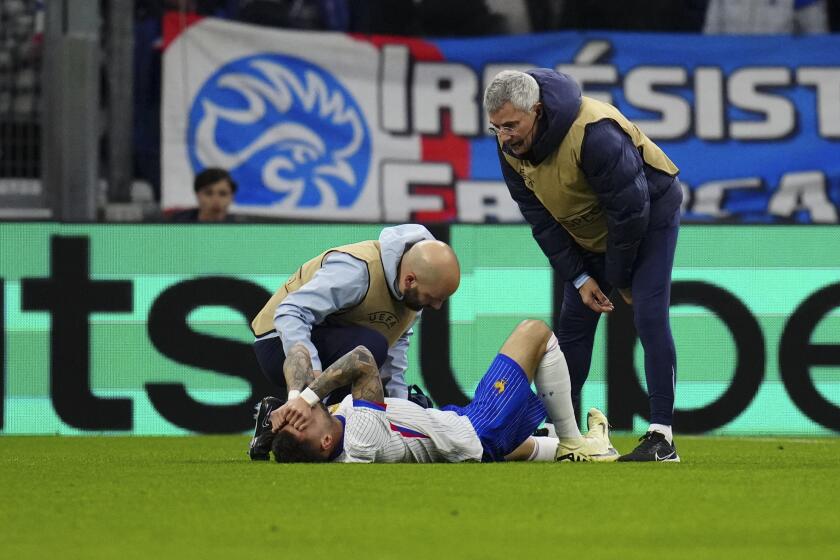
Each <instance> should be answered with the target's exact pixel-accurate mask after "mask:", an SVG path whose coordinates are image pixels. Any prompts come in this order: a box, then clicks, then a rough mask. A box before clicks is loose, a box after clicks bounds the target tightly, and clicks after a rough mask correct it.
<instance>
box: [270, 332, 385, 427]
mask: <svg viewBox="0 0 840 560" xmlns="http://www.w3.org/2000/svg"><path fill="white" fill-rule="evenodd" d="M308 359H309V353H308V352H307V351H306V348H305V347H304V346H303V345H297V344H296V345H295V346H294V347H293V348H292V350H291V351H290V352H289V357H288V358H286V362H285V363H284V364H283V373H284V375H285V377H286V383H287V384H288V387H289V390H293V389H295V388H297V387H301V388H303V385H298V384H299V383H301V382H302V380H304V379H307V374H308V375H309V376H311V372H312V366H311V365H309V362H308ZM304 364H306V365H304ZM287 366H288V367H287ZM348 384H350V386H351V392H352V394H353V398H354V399H360V400H366V401H372V402H383V401H384V400H385V392H384V391H383V389H382V382H381V381H380V380H379V368H377V367H376V360H374V359H373V355H372V354H371V353H370V351H369V350H368V349H367V348H365V347H364V346H357V347H356V348H354V349H353V350H351V351H350V352H348V353H347V354H345V355H344V356H342V357H341V358H339V359H338V360H336V362H335V363H333V364H332V365H331V366H330V367H328V368H327V369H326V370H325V371H324V373H322V374H321V375H320V376H318V378H317V379H315V380H314V381H312V382H311V383H310V384H309V389H311V390H312V391H313V392H314V393H315V394H316V395H317V396H318V398H319V399H323V398H324V397H326V396H327V395H329V394H330V393H331V392H332V391H333V390H335V389H337V388H339V387H343V386H345V385H348ZM311 415H312V408H311V407H310V406H309V404H308V403H307V402H306V401H305V400H303V399H302V398H296V399H292V400H290V401H288V402H287V403H286V404H284V405H283V406H281V407H280V408H278V409H277V410H275V411H273V412H272V413H271V416H270V418H271V425H272V430H273V431H275V432H276V431H277V430H279V429H281V428H282V427H283V426H284V425H286V424H291V425H292V426H294V427H295V428H297V429H298V430H304V429H305V428H306V426H307V425H309V422H310V419H311Z"/></svg>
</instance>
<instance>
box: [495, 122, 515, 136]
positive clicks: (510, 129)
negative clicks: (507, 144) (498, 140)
mask: <svg viewBox="0 0 840 560" xmlns="http://www.w3.org/2000/svg"><path fill="white" fill-rule="evenodd" d="M517 128H519V125H518V124H517V125H516V126H504V125H502V126H496V125H494V124H491V125H490V126H488V127H487V130H489V131H490V134H492V135H493V136H498V135H499V134H502V133H504V134H507V135H508V136H511V135H512V134H514V133H515V132H516V129H517Z"/></svg>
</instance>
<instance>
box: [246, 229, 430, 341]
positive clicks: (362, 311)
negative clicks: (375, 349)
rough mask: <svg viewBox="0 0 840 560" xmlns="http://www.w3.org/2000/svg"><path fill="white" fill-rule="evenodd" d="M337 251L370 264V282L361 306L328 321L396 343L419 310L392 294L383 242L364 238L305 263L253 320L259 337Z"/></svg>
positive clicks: (270, 329) (335, 314)
mask: <svg viewBox="0 0 840 560" xmlns="http://www.w3.org/2000/svg"><path fill="white" fill-rule="evenodd" d="M335 252H339V253H346V254H348V255H351V256H353V257H355V258H357V259H359V260H361V261H364V262H365V263H366V264H367V267H368V276H369V277H370V284H369V285H368V290H367V293H366V294H365V297H364V298H363V299H362V301H361V302H360V303H359V304H358V305H356V306H355V307H352V308H350V309H345V310H342V311H339V312H337V313H334V314H332V315H330V316H329V317H327V320H326V323H328V324H330V325H359V326H362V327H367V328H369V329H373V330H375V331H377V332H379V333H381V334H382V336H384V337H385V339H386V340H387V341H388V346H389V347H390V346H393V345H394V343H395V342H396V341H397V340H398V339H399V338H400V337H401V336H402V335H403V334H404V333H405V332H406V331H407V330H408V329H409V327H410V326H411V324H412V322H413V321H414V317H415V316H416V315H417V313H416V312H414V311H412V310H411V309H409V308H408V307H406V306H405V305H404V304H403V302H401V301H398V300H396V299H394V298H393V296H392V295H391V291H390V290H389V289H388V281H387V279H386V278H385V268H384V267H383V265H382V256H381V255H380V253H379V241H362V242H360V243H352V244H350V245H342V246H341V247H335V248H333V249H329V250H327V251H324V252H323V253H321V254H320V255H318V256H317V257H315V258H313V259H310V260H308V261H306V262H305V263H303V265H301V267H300V268H299V269H298V270H297V272H295V273H294V274H292V275H291V276H289V279H288V280H286V283H285V284H283V285H282V286H281V287H280V289H279V290H277V291H276V292H275V293H274V295H273V296H271V299H269V300H268V303H266V304H265V305H264V306H263V308H262V309H261V310H260V312H259V313H257V316H256V317H254V320H253V321H251V330H252V331H253V332H254V335H255V336H258V337H259V336H263V335H266V334H268V333H270V332H272V331H274V312H275V311H276V310H277V306H279V305H280V303H281V302H282V301H283V300H284V299H286V296H288V295H289V294H290V293H292V292H294V291H296V290H298V289H299V288H300V287H301V286H303V285H304V284H306V283H307V282H309V281H310V280H311V279H312V277H313V276H315V273H316V272H318V270H319V269H320V268H321V266H323V263H324V259H325V258H326V257H327V255H329V254H330V253H335Z"/></svg>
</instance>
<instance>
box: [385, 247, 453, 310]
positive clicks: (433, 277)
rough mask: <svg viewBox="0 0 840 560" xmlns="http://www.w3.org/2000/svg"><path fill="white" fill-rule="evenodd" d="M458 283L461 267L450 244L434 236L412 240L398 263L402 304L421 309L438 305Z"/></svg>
mask: <svg viewBox="0 0 840 560" xmlns="http://www.w3.org/2000/svg"><path fill="white" fill-rule="evenodd" d="M460 283H461V267H460V265H459V264H458V258H457V257H456V256H455V252H454V251H453V250H452V247H450V246H449V245H447V244H446V243H443V242H442V241H437V240H433V239H429V240H425V241H420V242H419V243H416V244H414V245H413V246H412V247H411V248H410V249H409V250H408V251H406V253H405V255H403V258H402V262H401V263H400V289H401V291H402V292H403V296H404V301H405V304H406V305H407V306H408V307H410V308H411V309H414V310H415V311H420V310H421V309H422V308H424V307H434V308H435V309H440V306H441V305H442V304H443V302H444V301H446V300H447V299H449V296H451V295H452V294H454V293H455V290H457V289H458V284H460Z"/></svg>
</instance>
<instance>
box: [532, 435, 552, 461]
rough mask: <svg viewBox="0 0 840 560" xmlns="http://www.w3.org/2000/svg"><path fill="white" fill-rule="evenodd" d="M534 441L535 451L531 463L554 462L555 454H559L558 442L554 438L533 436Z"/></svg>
mask: <svg viewBox="0 0 840 560" xmlns="http://www.w3.org/2000/svg"><path fill="white" fill-rule="evenodd" d="M531 439H533V440H534V450H533V451H532V452H531V456H530V457H528V460H529V461H554V454H555V453H556V452H557V440H556V439H555V438H552V437H539V436H531Z"/></svg>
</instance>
